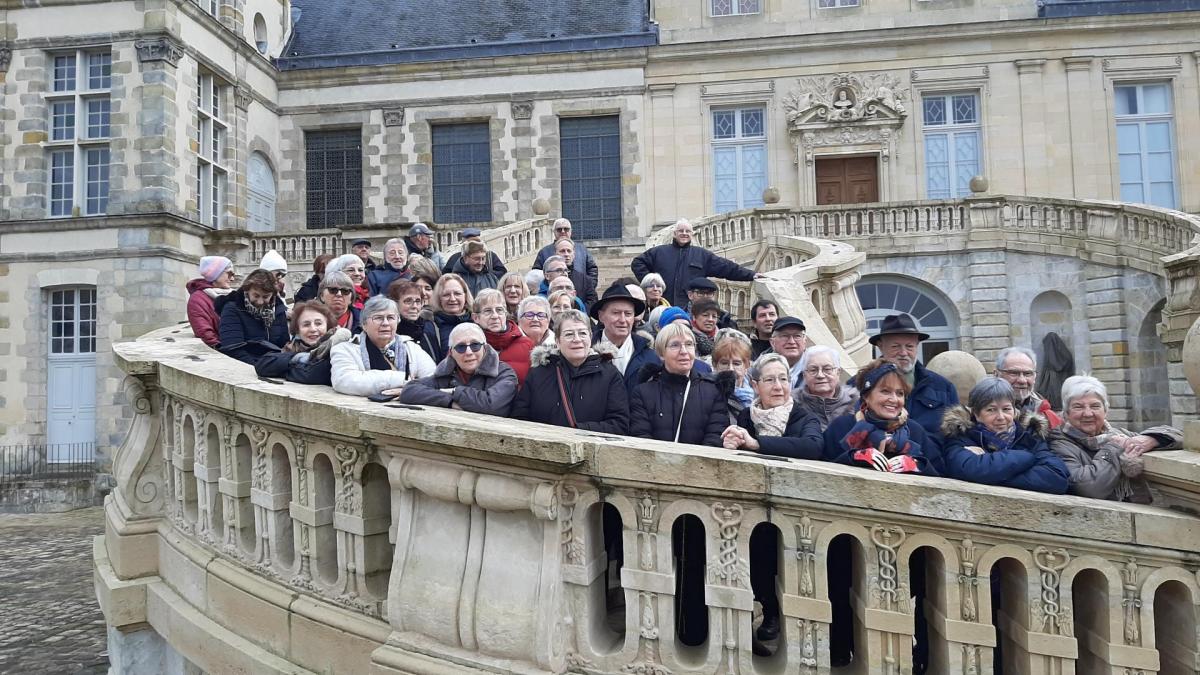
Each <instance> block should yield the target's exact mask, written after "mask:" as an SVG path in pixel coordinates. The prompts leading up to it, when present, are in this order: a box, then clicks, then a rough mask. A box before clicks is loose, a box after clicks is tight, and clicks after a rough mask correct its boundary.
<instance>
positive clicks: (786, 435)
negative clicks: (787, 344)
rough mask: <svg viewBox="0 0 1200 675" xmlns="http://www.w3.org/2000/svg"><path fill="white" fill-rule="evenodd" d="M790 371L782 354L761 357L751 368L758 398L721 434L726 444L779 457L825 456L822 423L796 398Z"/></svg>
mask: <svg viewBox="0 0 1200 675" xmlns="http://www.w3.org/2000/svg"><path fill="white" fill-rule="evenodd" d="M788 371H789V368H788V364H787V360H786V359H784V358H783V357H782V356H780V355H779V354H763V355H762V356H760V357H758V361H755V362H754V365H753V366H752V367H751V368H750V386H751V387H753V388H754V402H753V403H752V404H751V405H750V406H749V407H747V408H745V409H744V410H742V412H741V415H740V416H739V417H738V423H737V424H733V425H730V426H729V427H728V428H726V429H725V431H724V433H722V434H721V444H722V445H724V446H725V447H726V448H728V449H730V450H751V451H754V452H760V453H762V454H764V455H776V456H779V457H792V458H795V459H822V458H823V454H822V449H823V445H824V443H823V438H822V436H821V425H820V424H819V423H818V422H817V419H816V418H815V417H813V416H812V415H809V414H808V412H807V411H806V410H805V409H804V407H803V406H799V405H796V402H795V400H794V399H792V387H791V384H790V382H791V381H790V380H789V379H788Z"/></svg>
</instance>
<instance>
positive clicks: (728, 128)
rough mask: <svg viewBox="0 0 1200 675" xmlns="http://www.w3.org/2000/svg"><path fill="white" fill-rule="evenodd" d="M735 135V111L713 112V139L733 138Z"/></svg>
mask: <svg viewBox="0 0 1200 675" xmlns="http://www.w3.org/2000/svg"><path fill="white" fill-rule="evenodd" d="M736 135H737V111H736V110H716V111H714V112H713V138H733V137H735V136H736Z"/></svg>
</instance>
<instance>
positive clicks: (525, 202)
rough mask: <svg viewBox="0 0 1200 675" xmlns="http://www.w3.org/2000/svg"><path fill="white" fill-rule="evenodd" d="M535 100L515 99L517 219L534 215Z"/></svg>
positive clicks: (513, 116)
mask: <svg viewBox="0 0 1200 675" xmlns="http://www.w3.org/2000/svg"><path fill="white" fill-rule="evenodd" d="M534 105H535V103H534V102H533V101H514V102H513V104H512V106H511V109H512V119H513V128H512V136H513V140H514V142H515V143H516V146H517V147H516V148H515V149H514V150H513V160H515V161H516V164H517V166H516V174H517V175H516V182H517V189H516V202H517V218H516V219H517V220H526V219H528V218H532V217H533V199H534V196H535V195H534V190H533V160H534V158H535V157H536V156H537V151H536V150H535V149H534V147H533V134H534V129H533V108H534Z"/></svg>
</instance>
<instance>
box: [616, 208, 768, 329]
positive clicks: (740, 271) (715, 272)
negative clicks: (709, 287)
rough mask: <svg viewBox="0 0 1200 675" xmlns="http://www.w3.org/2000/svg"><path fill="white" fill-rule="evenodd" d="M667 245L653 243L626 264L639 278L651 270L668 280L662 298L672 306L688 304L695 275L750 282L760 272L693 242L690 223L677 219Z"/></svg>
mask: <svg viewBox="0 0 1200 675" xmlns="http://www.w3.org/2000/svg"><path fill="white" fill-rule="evenodd" d="M672 237H673V238H672V241H671V243H669V244H663V245H661V246H655V247H654V248H651V249H648V250H647V251H645V252H643V253H642V254H641V255H639V256H638V257H636V258H634V259H633V262H632V263H630V265H629V267H630V269H632V270H633V273H634V274H635V275H637V278H638V281H641V280H642V278H643V277H645V276H646V275H647V274H649V273H651V272H657V273H658V274H661V275H662V278H663V281H665V282H667V288H666V290H665V291H664V292H663V297H664V298H666V299H667V302H670V303H671V304H672V305H674V306H675V307H687V303H688V296H687V291H688V284H689V283H690V282H691V280H692V279H695V278H697V277H716V278H718V279H728V280H730V281H752V280H754V279H756V278H758V277H760V276H762V275H761V274H755V273H754V271H753V270H749V269H746V268H745V267H742V266H741V265H739V264H737V263H735V262H733V261H732V260H728V259H726V258H722V257H721V256H719V255H716V254H715V253H713V252H712V251H709V250H708V249H706V248H701V247H699V246H693V245H692V224H691V223H689V222H688V221H687V220H686V219H684V218H680V219H679V220H678V221H677V222H676V223H675V231H674V234H673V235H672Z"/></svg>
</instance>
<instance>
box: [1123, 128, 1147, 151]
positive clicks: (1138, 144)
mask: <svg viewBox="0 0 1200 675" xmlns="http://www.w3.org/2000/svg"><path fill="white" fill-rule="evenodd" d="M1141 151H1142V136H1141V130H1140V129H1139V126H1138V125H1137V124H1118V125H1117V152H1119V153H1121V154H1125V153H1138V152H1141Z"/></svg>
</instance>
